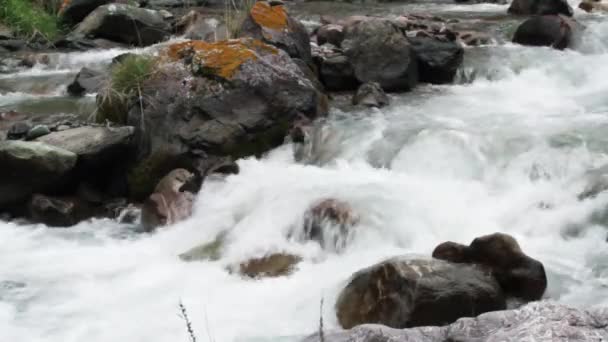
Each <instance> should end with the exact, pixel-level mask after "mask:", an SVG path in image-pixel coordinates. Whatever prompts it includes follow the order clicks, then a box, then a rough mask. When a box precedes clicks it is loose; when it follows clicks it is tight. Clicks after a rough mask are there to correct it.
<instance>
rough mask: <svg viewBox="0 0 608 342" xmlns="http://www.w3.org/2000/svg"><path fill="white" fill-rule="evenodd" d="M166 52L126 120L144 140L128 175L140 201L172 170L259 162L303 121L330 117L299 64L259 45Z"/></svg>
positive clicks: (181, 47) (187, 45)
mask: <svg viewBox="0 0 608 342" xmlns="http://www.w3.org/2000/svg"><path fill="white" fill-rule="evenodd" d="M166 53H167V54H168V56H167V58H166V62H164V63H160V64H159V65H158V67H157V71H158V72H157V73H155V74H154V76H153V77H151V78H149V79H147V80H145V81H144V83H143V85H142V97H143V98H144V99H145V103H143V105H140V104H139V102H138V101H137V98H134V101H132V106H131V107H130V111H129V113H128V115H127V121H128V122H129V123H131V124H132V125H134V127H136V130H137V131H136V135H137V136H140V137H141V139H138V140H137V142H138V146H137V150H138V151H140V152H141V154H140V155H139V156H138V159H137V161H136V164H135V165H134V166H133V167H132V169H131V172H130V175H129V177H130V179H129V185H130V189H131V190H132V191H133V193H132V194H133V196H134V197H136V198H138V197H144V198H145V196H147V195H148V194H150V193H151V190H152V189H153V185H154V184H156V183H157V182H158V180H159V179H160V178H161V177H162V175H163V174H166V172H168V171H170V170H167V169H166V168H176V167H181V168H187V169H190V170H197V169H198V163H199V161H200V160H201V159H203V160H209V159H212V158H215V157H219V158H222V157H232V158H233V159H234V160H235V159H238V158H241V157H244V156H251V155H260V154H261V153H264V152H266V151H269V150H270V149H272V148H274V147H276V146H279V145H281V144H282V143H283V141H284V138H285V136H286V134H287V131H288V129H289V127H290V125H291V123H292V122H293V121H294V120H296V119H297V118H298V117H300V116H305V117H310V118H315V117H317V116H322V115H324V114H325V113H326V112H327V98H326V96H325V95H324V94H323V93H321V92H320V91H319V90H318V89H317V88H316V87H315V85H314V84H313V83H312V82H310V81H309V80H308V79H307V78H306V76H305V75H304V74H303V73H302V71H301V70H300V68H299V67H298V65H297V64H296V63H294V62H293V60H292V59H291V58H290V57H289V56H288V55H287V54H286V53H285V52H283V51H281V50H279V49H276V48H274V47H273V46H270V45H267V44H264V43H262V42H260V41H256V40H253V39H238V40H230V41H221V42H216V43H207V42H203V41H189V42H184V43H179V44H175V45H172V46H170V47H169V48H168V50H167V51H166ZM142 109H143V112H142ZM142 127H145V129H143V128H142Z"/></svg>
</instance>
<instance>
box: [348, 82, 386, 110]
mask: <svg viewBox="0 0 608 342" xmlns="http://www.w3.org/2000/svg"><path fill="white" fill-rule="evenodd" d="M352 102H353V105H355V106H357V105H362V106H365V107H377V108H382V107H384V106H387V105H388V104H389V103H390V100H389V98H388V96H387V95H386V93H384V90H382V87H380V85H379V84H378V83H375V82H368V83H364V84H362V85H361V86H360V87H359V89H357V93H356V94H355V96H353V101H352Z"/></svg>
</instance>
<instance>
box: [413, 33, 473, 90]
mask: <svg viewBox="0 0 608 342" xmlns="http://www.w3.org/2000/svg"><path fill="white" fill-rule="evenodd" d="M408 40H409V42H410V44H411V46H412V49H413V50H414V52H415V53H416V58H417V60H418V77H419V79H420V81H421V82H427V83H432V84H443V83H451V82H452V81H453V80H454V76H455V75H456V71H457V70H458V68H459V67H460V65H461V64H462V60H463V56H464V49H463V48H462V47H461V46H460V45H458V44H457V43H456V42H454V41H443V40H439V39H437V38H434V37H409V38H408Z"/></svg>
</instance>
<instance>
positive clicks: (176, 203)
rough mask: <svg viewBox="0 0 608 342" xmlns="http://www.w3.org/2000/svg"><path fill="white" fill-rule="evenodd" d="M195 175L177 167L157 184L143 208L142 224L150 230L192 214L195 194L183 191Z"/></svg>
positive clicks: (145, 228) (147, 230)
mask: <svg viewBox="0 0 608 342" xmlns="http://www.w3.org/2000/svg"><path fill="white" fill-rule="evenodd" d="M193 177H194V175H193V174H192V173H190V172H189V171H187V170H184V169H176V170H173V171H171V172H170V173H169V174H168V175H166V176H165V177H164V178H163V179H161V181H160V182H159V183H158V184H157V185H156V188H155V189H154V193H153V194H152V195H150V197H148V199H147V200H146V201H145V202H144V204H143V206H142V209H141V225H142V228H143V230H144V231H146V232H150V231H152V230H154V229H155V228H157V227H160V226H166V225H171V224H175V223H177V222H179V221H182V220H185V219H187V218H189V217H190V215H192V205H193V203H194V194H193V193H191V192H189V191H183V190H182V187H183V186H184V185H185V184H187V183H188V182H189V181H190V180H191V179H192V178H193Z"/></svg>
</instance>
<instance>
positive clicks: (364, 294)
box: [336, 257, 506, 329]
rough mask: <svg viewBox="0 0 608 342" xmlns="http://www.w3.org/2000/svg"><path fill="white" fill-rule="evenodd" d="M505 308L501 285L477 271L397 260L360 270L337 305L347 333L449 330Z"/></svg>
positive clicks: (425, 262)
mask: <svg viewBox="0 0 608 342" xmlns="http://www.w3.org/2000/svg"><path fill="white" fill-rule="evenodd" d="M505 307H506V301H505V297H504V295H503V292H502V289H501V288H500V285H499V284H498V283H497V282H496V280H495V279H494V278H493V277H492V275H490V274H489V273H487V272H484V271H483V270H482V269H480V268H479V267H476V266H470V265H465V264H455V263H449V262H445V261H441V260H432V259H431V260H427V259H410V258H407V257H396V258H393V259H389V260H386V261H383V262H381V263H379V264H376V265H374V266H371V267H369V268H367V269H364V270H361V271H359V272H357V273H355V275H354V276H353V277H352V279H351V280H350V281H349V283H348V285H346V287H345V288H344V289H343V290H342V292H341V293H340V296H339V297H338V300H337V302H336V314H337V316H338V321H339V322H340V325H341V326H342V327H343V328H346V329H350V328H352V327H354V326H357V325H360V324H365V323H379V324H383V325H386V326H389V327H393V328H408V327H417V326H427V325H439V326H441V325H445V324H450V323H452V322H454V321H456V320H457V319H459V318H462V317H474V316H477V315H479V314H482V313H484V312H488V311H495V310H502V309H505Z"/></svg>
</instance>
